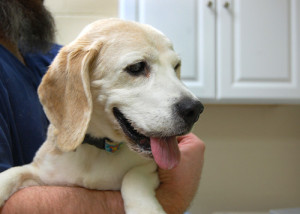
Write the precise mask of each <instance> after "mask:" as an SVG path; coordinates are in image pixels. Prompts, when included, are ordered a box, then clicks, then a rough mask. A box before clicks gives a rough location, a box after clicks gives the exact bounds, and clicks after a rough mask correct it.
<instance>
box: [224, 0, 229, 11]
mask: <svg viewBox="0 0 300 214" xmlns="http://www.w3.org/2000/svg"><path fill="white" fill-rule="evenodd" d="M224 7H225V8H227V9H228V8H229V7H230V3H229V2H228V1H227V2H225V4H224Z"/></svg>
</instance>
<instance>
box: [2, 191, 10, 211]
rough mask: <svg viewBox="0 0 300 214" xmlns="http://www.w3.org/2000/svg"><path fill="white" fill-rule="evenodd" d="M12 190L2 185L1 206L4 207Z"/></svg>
mask: <svg viewBox="0 0 300 214" xmlns="http://www.w3.org/2000/svg"><path fill="white" fill-rule="evenodd" d="M9 193H10V191H9V189H7V188H5V187H4V188H3V187H1V189H0V207H2V206H3V205H4V203H5V201H6V200H7V199H8V198H9V196H10V194H9Z"/></svg>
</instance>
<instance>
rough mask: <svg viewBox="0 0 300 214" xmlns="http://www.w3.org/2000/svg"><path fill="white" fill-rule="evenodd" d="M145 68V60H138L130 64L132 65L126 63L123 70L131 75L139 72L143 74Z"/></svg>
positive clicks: (136, 74)
mask: <svg viewBox="0 0 300 214" xmlns="http://www.w3.org/2000/svg"><path fill="white" fill-rule="evenodd" d="M146 68H147V64H146V62H144V61H142V62H138V63H135V64H132V65H128V66H127V67H126V68H125V71H126V72H128V73H129V74H131V75H133V76H138V75H141V74H145V73H146Z"/></svg>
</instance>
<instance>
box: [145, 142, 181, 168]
mask: <svg viewBox="0 0 300 214" xmlns="http://www.w3.org/2000/svg"><path fill="white" fill-rule="evenodd" d="M150 143H151V150H152V154H153V157H154V160H155V162H156V163H157V165H158V166H159V167H160V168H162V169H172V168H174V167H175V166H177V164H178V163H179V161H180V151H179V148H178V142H177V140H176V137H167V138H152V137H151V138H150Z"/></svg>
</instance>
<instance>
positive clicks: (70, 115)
mask: <svg viewBox="0 0 300 214" xmlns="http://www.w3.org/2000/svg"><path fill="white" fill-rule="evenodd" d="M73 46H74V45H73ZM73 46H71V47H65V48H62V50H61V51H60V52H59V54H58V55H57V57H56V58H55V60H54V61H53V63H52V64H51V66H50V68H49V70H48V72H47V73H46V75H45V76H44V78H43V80H42V83H41V84H40V86H39V89H38V93H39V98H40V101H41V103H42V104H43V107H44V111H45V113H46V115H47V117H48V119H49V120H50V122H51V124H52V125H53V126H54V130H55V131H54V133H53V135H54V139H55V141H56V144H57V146H58V148H59V149H61V150H62V151H65V152H67V151H72V150H74V149H76V147H77V146H79V145H80V144H81V142H82V141H83V139H84V136H85V133H86V130H87V127H88V124H89V121H90V117H91V113H92V106H93V105H92V97H91V91H90V70H92V66H93V62H94V60H95V58H96V57H97V56H98V54H99V51H100V48H101V44H98V45H95V46H94V47H93V48H90V49H89V50H83V47H84V46H77V47H76V48H75V47H73Z"/></svg>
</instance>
